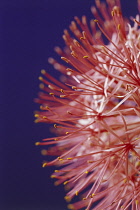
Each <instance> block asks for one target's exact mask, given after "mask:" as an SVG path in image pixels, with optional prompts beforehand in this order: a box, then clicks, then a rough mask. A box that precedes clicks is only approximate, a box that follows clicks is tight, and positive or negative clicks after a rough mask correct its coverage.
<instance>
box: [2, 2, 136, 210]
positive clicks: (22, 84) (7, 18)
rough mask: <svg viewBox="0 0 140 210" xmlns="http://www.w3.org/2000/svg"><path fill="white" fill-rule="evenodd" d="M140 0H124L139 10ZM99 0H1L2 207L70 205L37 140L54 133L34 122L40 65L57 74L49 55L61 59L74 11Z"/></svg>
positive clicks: (129, 9)
mask: <svg viewBox="0 0 140 210" xmlns="http://www.w3.org/2000/svg"><path fill="white" fill-rule="evenodd" d="M136 2H137V1H136V0H135V1H130V2H127V5H126V2H125V1H123V0H122V4H123V10H124V13H125V15H127V16H130V15H132V16H135V14H136V12H137V10H136V6H137V5H136ZM93 4H94V0H72V1H69V0H58V1H56V0H0V43H1V44H0V120H1V122H0V210H66V209H67V204H66V202H65V201H64V196H65V191H64V189H63V186H58V187H54V185H53V182H54V180H52V179H50V175H51V173H52V172H53V170H54V168H47V167H46V168H42V162H43V161H44V160H46V159H47V158H46V157H44V156H42V155H41V153H40V151H41V149H43V147H37V146H35V142H37V141H41V139H42V138H46V137H49V136H51V135H52V134H51V133H50V132H49V126H48V125H46V124H35V123H34V114H33V113H34V111H35V110H37V109H38V108H39V105H37V104H35V103H34V98H36V97H37V92H38V91H39V87H38V86H39V83H40V82H39V80H38V77H39V76H40V70H41V69H46V70H48V71H49V72H50V73H51V74H52V75H53V74H55V75H56V73H55V71H54V70H53V67H52V66H51V65H49V64H48V57H50V56H51V57H54V58H57V59H58V56H56V54H55V53H54V51H53V49H54V47H55V46H60V47H63V46H64V42H63V39H62V35H63V30H64V29H65V28H68V26H69V24H70V22H71V21H72V20H73V17H74V16H75V15H76V16H78V17H81V16H82V15H85V14H86V15H87V17H88V19H91V18H93V17H92V14H91V12H90V7H91V5H93Z"/></svg>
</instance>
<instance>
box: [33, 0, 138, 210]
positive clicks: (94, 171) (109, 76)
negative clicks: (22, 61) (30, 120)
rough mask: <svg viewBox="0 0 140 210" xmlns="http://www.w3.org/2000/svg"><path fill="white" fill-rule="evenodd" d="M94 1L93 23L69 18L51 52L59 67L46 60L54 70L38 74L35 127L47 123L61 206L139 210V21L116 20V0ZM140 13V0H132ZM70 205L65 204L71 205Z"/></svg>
mask: <svg viewBox="0 0 140 210" xmlns="http://www.w3.org/2000/svg"><path fill="white" fill-rule="evenodd" d="M106 2H107V3H106V4H104V3H102V2H100V1H99V0H97V1H96V7H95V6H93V7H92V8H91V11H92V13H93V15H94V17H95V18H96V19H94V20H91V22H90V27H88V24H87V21H86V17H85V16H83V17H82V20H80V19H79V18H78V17H75V20H74V21H73V22H72V23H71V25H70V30H71V32H72V33H73V37H72V36H71V35H70V33H69V32H68V31H67V30H65V31H64V35H63V39H64V41H65V43H66V48H65V49H64V50H61V49H60V48H59V47H56V48H55V50H56V52H57V53H58V54H59V55H60V56H61V59H62V60H63V61H64V62H63V63H61V62H60V63H58V62H57V61H56V60H54V59H53V58H50V59H49V62H50V63H51V64H52V65H54V68H55V69H56V70H58V71H60V72H61V73H62V75H63V76H62V78H60V80H56V79H55V78H54V77H52V76H51V75H49V74H48V73H47V72H46V71H45V70H42V71H41V73H42V75H43V76H42V77H39V79H40V80H41V82H42V84H41V85H40V88H41V89H42V92H41V93H40V94H39V97H38V99H36V101H37V102H38V103H40V104H41V106H40V111H37V112H36V114H35V117H36V118H37V119H36V121H35V122H44V123H53V124H54V130H55V133H56V135H57V136H58V137H54V138H47V139H43V141H42V142H37V143H36V145H53V147H51V148H50V146H49V147H48V150H47V151H46V150H43V151H42V153H43V154H44V155H51V156H54V155H56V156H57V157H56V159H54V160H53V161H51V162H44V163H43V167H45V166H51V165H56V166H58V167H59V169H58V170H55V171H54V173H53V175H52V178H56V179H57V181H56V183H55V184H56V185H58V184H61V183H63V184H64V185H66V189H67V190H68V193H67V195H66V197H65V199H66V200H67V201H71V200H72V199H73V198H74V197H75V196H78V195H79V197H80V201H76V202H75V203H73V204H69V205H68V208H69V209H76V210H78V209H83V208H84V209H86V210H91V209H94V210H101V209H104V210H114V209H115V210H118V209H123V210H124V209H125V210H126V209H127V210H128V209H132V210H138V209H140V29H139V25H140V22H139V18H140V16H139V15H137V16H136V18H135V19H134V18H131V19H130V20H127V19H125V18H124V17H123V15H122V12H121V6H120V2H119V0H116V1H112V0H106ZM138 7H139V8H140V1H138ZM71 202H72V201H71Z"/></svg>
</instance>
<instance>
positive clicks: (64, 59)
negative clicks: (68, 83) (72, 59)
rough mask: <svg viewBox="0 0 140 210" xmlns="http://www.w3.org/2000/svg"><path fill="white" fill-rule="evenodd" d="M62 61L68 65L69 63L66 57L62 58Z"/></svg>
mask: <svg viewBox="0 0 140 210" xmlns="http://www.w3.org/2000/svg"><path fill="white" fill-rule="evenodd" d="M61 59H62V60H63V61H65V62H66V63H69V60H68V59H67V58H65V57H61Z"/></svg>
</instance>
